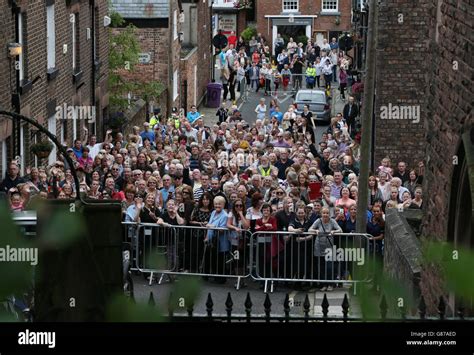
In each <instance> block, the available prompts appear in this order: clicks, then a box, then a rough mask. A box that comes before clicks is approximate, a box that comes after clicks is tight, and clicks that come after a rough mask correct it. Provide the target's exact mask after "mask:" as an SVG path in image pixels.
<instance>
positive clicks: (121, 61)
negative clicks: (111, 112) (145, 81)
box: [108, 24, 141, 110]
mask: <svg viewBox="0 0 474 355" xmlns="http://www.w3.org/2000/svg"><path fill="white" fill-rule="evenodd" d="M110 41H111V42H110V49H109V69H110V72H109V81H108V84H109V93H110V103H111V106H112V107H113V108H114V109H118V110H125V109H126V108H127V107H128V98H127V94H128V93H129V92H136V91H137V89H138V88H139V87H140V85H141V84H140V83H139V82H137V81H133V80H131V79H129V78H127V77H126V75H125V74H129V73H133V71H134V68H135V65H136V64H137V63H138V54H139V53H140V45H139V43H138V39H137V37H136V27H135V26H133V25H131V24H130V25H128V26H127V27H125V29H121V30H120V32H118V33H114V32H113V30H111V39H110Z"/></svg>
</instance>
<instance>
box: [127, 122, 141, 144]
mask: <svg viewBox="0 0 474 355" xmlns="http://www.w3.org/2000/svg"><path fill="white" fill-rule="evenodd" d="M131 135H133V136H135V137H136V138H135V139H136V142H135V143H137V144H138V146H139V147H141V146H142V145H143V141H142V137H141V136H140V127H138V126H133V128H132V134H131ZM131 135H129V139H128V141H130V136H131Z"/></svg>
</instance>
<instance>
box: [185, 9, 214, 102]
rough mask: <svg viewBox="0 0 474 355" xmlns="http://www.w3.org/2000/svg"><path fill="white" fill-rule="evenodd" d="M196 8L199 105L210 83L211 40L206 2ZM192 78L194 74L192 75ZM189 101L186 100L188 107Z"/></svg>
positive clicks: (209, 19)
mask: <svg viewBox="0 0 474 355" xmlns="http://www.w3.org/2000/svg"><path fill="white" fill-rule="evenodd" d="M197 6H198V31H199V35H198V36H197V39H198V43H197V46H198V48H197V58H196V64H197V66H198V70H197V79H198V83H197V90H198V92H197V95H196V97H197V102H195V104H199V103H200V102H201V101H202V98H203V97H204V96H205V94H206V87H207V84H208V83H209V82H210V81H211V69H210V68H211V66H210V63H211V53H212V46H211V43H210V38H211V31H212V29H211V26H210V23H211V18H210V15H211V14H210V11H209V7H208V4H207V2H206V3H203V2H202V1H198V2H197ZM193 76H194V74H193ZM189 103H190V101H189V100H188V105H189ZM187 109H188V110H189V107H187Z"/></svg>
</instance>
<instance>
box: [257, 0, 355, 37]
mask: <svg viewBox="0 0 474 355" xmlns="http://www.w3.org/2000/svg"><path fill="white" fill-rule="evenodd" d="M351 5H352V4H351V2H350V1H339V12H338V13H337V14H330V15H328V14H324V13H322V12H321V9H322V1H314V0H300V1H299V13H298V15H317V18H315V19H314V20H313V25H312V31H313V34H312V35H313V39H314V31H325V32H329V31H349V30H350V29H351ZM255 6H256V16H255V20H256V22H257V31H258V32H261V33H262V34H263V36H264V37H265V38H266V39H267V42H268V44H269V45H270V46H271V45H272V43H271V39H272V23H271V20H270V19H268V18H266V17H265V16H266V15H281V14H282V13H283V6H282V0H258V1H255ZM337 16H339V17H340V24H339V25H336V23H335V20H336V17H337Z"/></svg>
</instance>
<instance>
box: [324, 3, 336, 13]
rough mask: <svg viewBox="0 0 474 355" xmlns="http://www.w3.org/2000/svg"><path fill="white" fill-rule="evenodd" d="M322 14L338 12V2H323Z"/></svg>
mask: <svg viewBox="0 0 474 355" xmlns="http://www.w3.org/2000/svg"><path fill="white" fill-rule="evenodd" d="M322 9H323V11H322V12H338V11H339V6H338V0H323V7H322Z"/></svg>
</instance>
